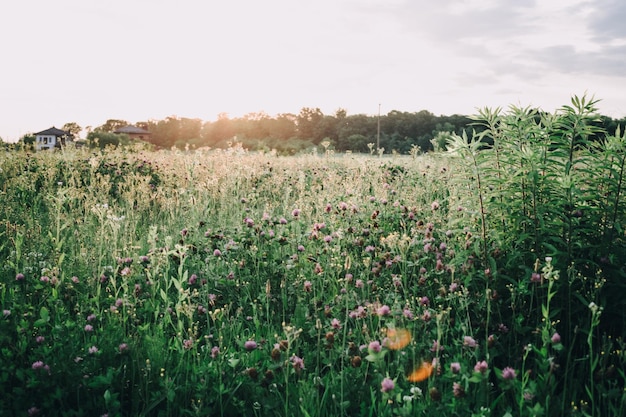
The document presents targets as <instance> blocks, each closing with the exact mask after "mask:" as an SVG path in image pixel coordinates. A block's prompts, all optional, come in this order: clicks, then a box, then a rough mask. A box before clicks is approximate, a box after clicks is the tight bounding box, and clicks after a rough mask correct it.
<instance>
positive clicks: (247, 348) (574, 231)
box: [0, 98, 626, 416]
mask: <svg viewBox="0 0 626 417" xmlns="http://www.w3.org/2000/svg"><path fill="white" fill-rule="evenodd" d="M594 104H595V103H594V102H593V101H587V100H586V99H585V98H583V99H578V98H574V100H573V102H572V105H571V106H565V107H564V108H563V109H561V110H560V111H558V112H556V113H555V114H552V115H544V114H538V113H536V112H535V111H533V110H530V109H517V108H511V109H510V110H509V111H508V112H506V113H505V112H502V111H501V110H499V109H496V110H488V109H486V110H483V111H481V112H480V113H479V114H478V115H477V116H476V122H477V123H479V124H480V125H481V129H480V131H481V133H480V134H477V135H474V136H472V135H470V137H467V136H466V137H454V138H453V139H452V140H451V141H450V143H449V144H448V147H449V148H450V149H451V150H452V151H451V152H449V153H446V154H442V153H438V154H431V155H424V156H420V157H408V156H406V157H403V156H393V157H380V158H379V157H377V156H376V157H375V156H360V155H352V154H350V155H344V156H340V155H332V154H330V153H325V154H315V155H302V156H297V157H288V158H284V157H277V156H275V155H274V154H272V153H264V154H260V153H247V152H245V151H243V150H242V149H240V148H231V149H228V150H226V151H197V152H180V151H167V152H164V151H160V152H147V151H143V150H140V149H132V148H126V149H119V150H107V151H104V152H100V151H98V152H91V151H88V150H84V149H65V150H63V151H61V152H56V153H43V152H42V153H36V154H28V153H23V152H8V153H5V154H1V155H0V192H1V193H2V196H1V197H2V199H1V203H0V219H2V223H1V224H0V236H1V237H2V240H0V242H1V243H0V256H1V259H2V269H1V270H0V304H1V308H2V310H3V316H2V317H1V318H0V386H1V388H2V389H1V391H2V392H3V393H5V394H4V395H2V396H1V397H0V415H28V414H30V415H37V414H38V415H45V416H54V415H59V416H94V415H96V416H100V415H108V416H122V415H124V416H136V415H143V416H178V415H198V416H199V415H220V416H230V415H253V416H254V415H258V416H261V415H272V416H274V415H283V416H292V415H303V416H337V415H371V416H374V415H375V416H392V415H406V416H408V415H459V416H464V415H476V416H478V415H484V416H486V415H519V416H526V415H529V416H530V415H555V416H557V415H558V416H561V415H622V414H624V411H625V397H624V383H625V381H626V376H625V375H624V371H623V369H624V362H625V358H624V349H623V348H624V346H623V344H624V341H623V334H624V328H623V320H622V321H620V320H621V318H623V308H622V306H623V301H622V299H621V297H620V291H622V289H623V282H624V280H623V278H624V277H623V274H624V264H623V261H622V260H623V259H626V257H625V256H624V255H626V254H624V242H623V238H624V231H623V229H622V223H623V219H624V204H623V201H622V200H623V198H622V194H623V191H622V175H623V167H624V142H625V141H626V137H625V136H624V135H623V134H622V133H621V132H616V133H615V134H614V135H613V134H612V133H611V134H609V135H607V136H606V139H605V140H604V141H603V142H601V143H590V142H589V141H588V137H589V135H590V133H591V132H592V131H593V128H592V127H591V126H593V123H592V120H593V115H594V111H595V109H594ZM622 293H623V292H622ZM620 303H622V304H620ZM390 328H391V329H394V328H395V329H407V330H408V331H409V333H410V334H411V341H410V343H409V344H408V345H407V346H404V347H402V348H401V349H395V348H394V346H393V344H392V343H390V341H389V340H388V339H387V331H388V329H390ZM423 362H426V363H427V364H430V365H432V366H433V370H432V373H431V375H430V376H429V377H428V378H426V379H424V380H422V381H419V382H410V379H411V378H412V377H411V376H410V374H411V372H412V371H413V370H414V369H416V368H417V367H418V366H419V365H420V364H421V363H423Z"/></svg>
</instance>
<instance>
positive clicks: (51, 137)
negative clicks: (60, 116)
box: [35, 126, 73, 151]
mask: <svg viewBox="0 0 626 417" xmlns="http://www.w3.org/2000/svg"><path fill="white" fill-rule="evenodd" d="M66 140H69V141H71V140H73V138H72V134H71V133H70V132H66V131H65V130H61V129H57V128H56V127H54V126H52V127H51V128H50V129H46V130H42V131H41V132H39V133H35V149H36V150H38V151H41V150H43V149H54V148H59V147H61V145H65V141H66Z"/></svg>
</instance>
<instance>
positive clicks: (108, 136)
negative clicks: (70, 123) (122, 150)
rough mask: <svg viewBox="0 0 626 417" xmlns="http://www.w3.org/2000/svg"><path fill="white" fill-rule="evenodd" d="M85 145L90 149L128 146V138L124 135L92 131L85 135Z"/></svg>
mask: <svg viewBox="0 0 626 417" xmlns="http://www.w3.org/2000/svg"><path fill="white" fill-rule="evenodd" d="M87 143H88V144H89V147H91V148H96V147H97V148H100V149H104V148H106V147H107V146H114V147H117V146H120V145H128V144H129V143H130V137H129V136H128V135H127V134H125V133H122V134H119V133H113V132H105V131H98V130H94V131H93V132H90V133H89V134H88V135H87Z"/></svg>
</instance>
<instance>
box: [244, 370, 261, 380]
mask: <svg viewBox="0 0 626 417" xmlns="http://www.w3.org/2000/svg"><path fill="white" fill-rule="evenodd" d="M247 373H248V376H249V377H250V378H251V379H253V380H255V381H256V380H257V378H258V377H259V372H258V371H257V370H256V368H248V370H247Z"/></svg>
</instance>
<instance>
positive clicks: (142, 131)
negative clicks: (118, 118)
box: [113, 126, 150, 135]
mask: <svg viewBox="0 0 626 417" xmlns="http://www.w3.org/2000/svg"><path fill="white" fill-rule="evenodd" d="M113 133H128V134H142V135H147V134H150V132H148V131H147V130H145V129H142V128H140V127H137V126H124V127H120V128H117V129H115V132H113Z"/></svg>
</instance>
